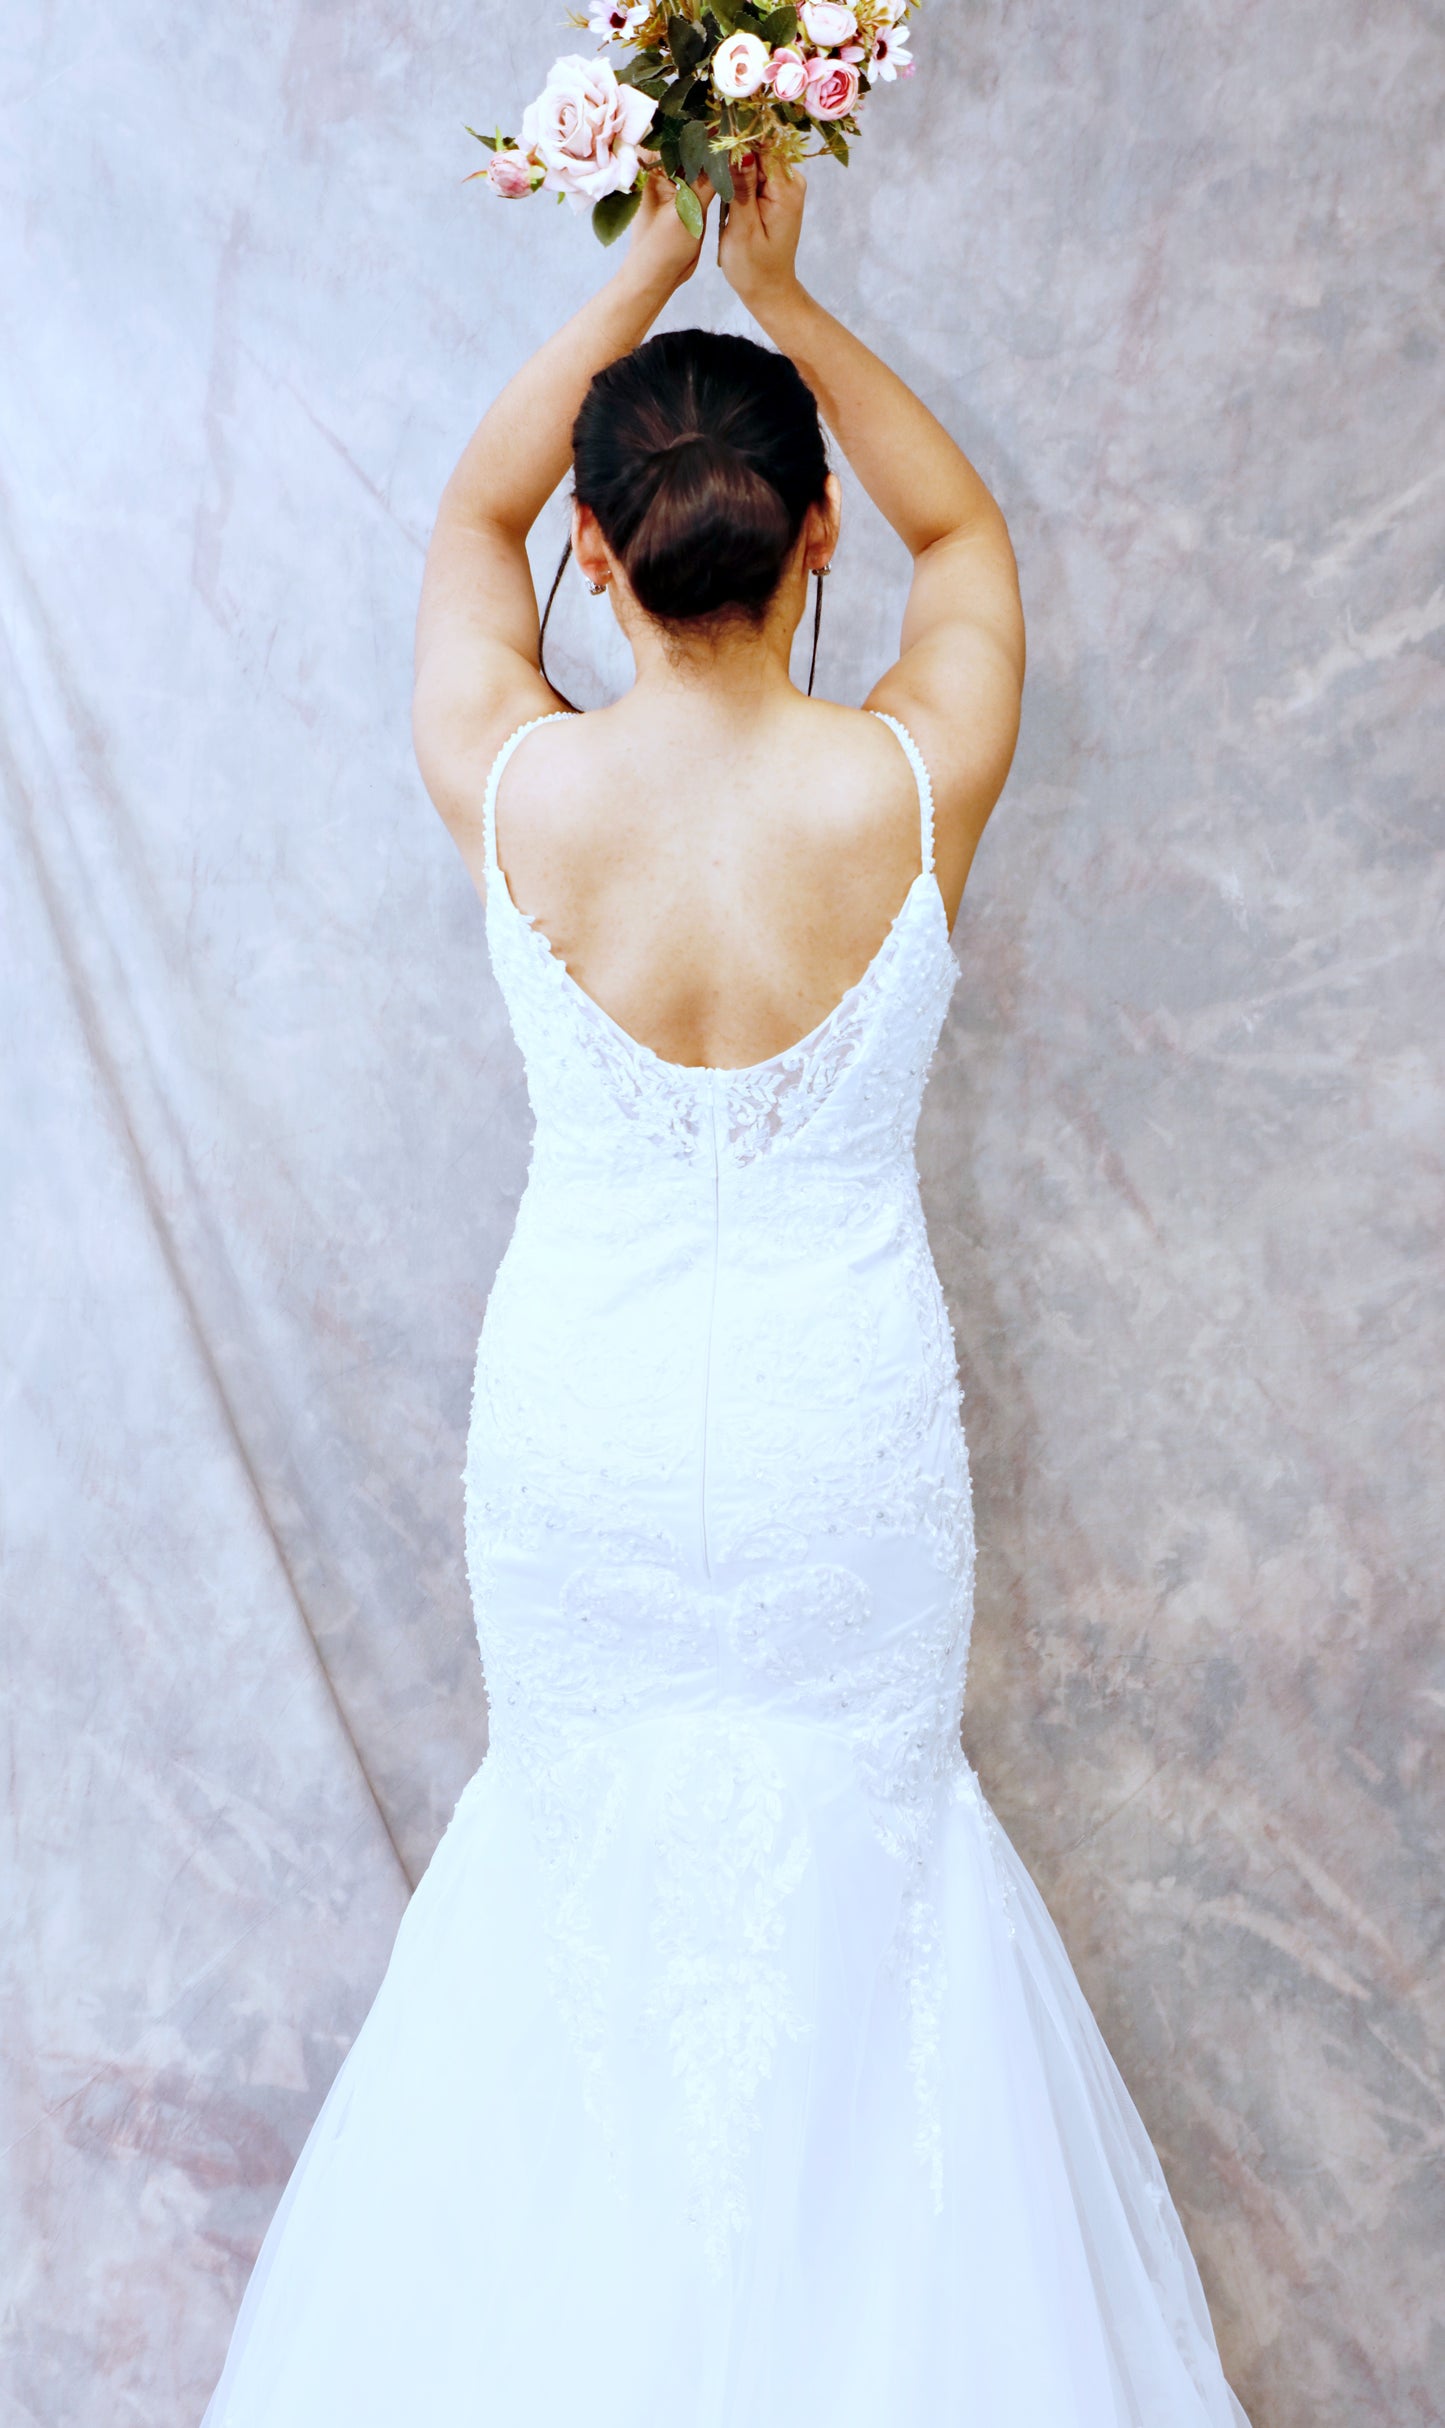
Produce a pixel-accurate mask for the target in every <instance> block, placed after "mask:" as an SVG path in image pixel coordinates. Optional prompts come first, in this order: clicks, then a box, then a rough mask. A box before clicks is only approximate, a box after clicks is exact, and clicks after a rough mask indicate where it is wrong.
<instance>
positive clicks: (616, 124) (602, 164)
mask: <svg viewBox="0 0 1445 2428" xmlns="http://www.w3.org/2000/svg"><path fill="white" fill-rule="evenodd" d="M656 109H657V104H656V102H655V101H649V100H648V98H647V95H646V94H645V93H639V92H638V91H637V89H636V87H635V86H633V85H630V84H619V83H618V81H617V78H616V76H615V75H614V74H613V72H612V69H611V68H610V67H609V66H608V64H607V62H606V60H605V59H584V58H582V57H580V56H579V55H578V54H577V53H576V52H571V53H569V54H568V55H567V56H566V57H565V58H562V59H554V60H553V62H552V66H551V68H550V70H549V71H548V76H547V81H546V84H545V85H544V86H543V88H542V91H541V92H540V93H539V94H538V96H537V99H536V100H535V101H529V102H528V104H527V106H526V108H525V109H524V110H523V112H522V149H523V150H524V151H525V152H529V153H530V154H531V155H532V157H533V159H534V160H535V161H536V162H537V163H538V165H539V167H540V168H542V169H543V170H544V172H545V174H544V176H543V178H542V183H543V185H544V186H545V187H546V189H547V191H548V192H549V193H552V194H565V195H566V196H567V198H568V200H569V202H570V203H571V205H572V208H573V209H574V210H575V211H585V210H586V209H588V207H589V206H590V205H591V204H592V203H594V202H600V201H601V199H602V197H603V195H604V194H625V193H626V192H627V191H628V189H629V187H631V186H633V185H635V184H636V182H637V171H638V166H639V163H638V157H637V147H638V144H639V143H640V142H641V140H642V138H643V136H644V135H645V134H646V133H647V130H648V128H649V127H650V126H651V124H652V121H653V117H654V115H655V113H656Z"/></svg>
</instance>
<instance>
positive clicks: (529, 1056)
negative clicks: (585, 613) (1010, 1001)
mask: <svg viewBox="0 0 1445 2428" xmlns="http://www.w3.org/2000/svg"><path fill="white" fill-rule="evenodd" d="M569 713H570V712H569V711H567V710H558V711H556V712H554V714H553V715H552V716H547V717H534V718H533V719H532V720H531V721H530V722H529V723H528V724H526V725H523V726H521V727H520V728H519V729H518V731H517V732H516V733H514V734H512V735H511V736H510V738H509V739H508V740H507V741H506V742H505V743H504V744H503V746H502V749H501V750H500V751H499V753H498V754H497V758H496V760H495V762H494V764H493V767H492V770H491V775H490V778H489V780H488V784H487V789H486V796H485V800H484V804H483V835H484V854H485V868H486V876H487V938H488V943H489V946H490V950H491V955H492V966H493V968H494V969H495V971H496V974H497V979H498V983H499V984H500V986H501V989H502V992H503V994H504V996H505V997H506V1001H507V1008H508V1011H509V1013H510V1016H511V1021H512V1026H513V1029H514V1031H515V1033H516V1037H517V1041H518V1043H519V1045H520V1046H521V1049H522V1053H523V1056H524V1058H525V1060H526V1064H527V1085H528V1090H529V1093H530V1095H531V1099H532V1108H533V1111H534V1113H535V1115H536V1121H537V1144H538V1150H539V1152H541V1153H543V1154H546V1155H551V1154H554V1153H557V1152H559V1151H563V1152H565V1151H567V1150H568V1149H570V1150H571V1151H573V1152H574V1153H575V1154H576V1155H577V1156H578V1158H579V1160H582V1161H585V1162H587V1163H590V1164H602V1163H605V1162H606V1161H607V1159H608V1158H609V1156H612V1157H620V1158H622V1159H623V1160H624V1161H628V1162H630V1161H632V1160H633V1159H635V1158H636V1157H637V1155H638V1154H639V1152H642V1153H646V1154H648V1155H650V1156H653V1157H657V1158H660V1159H663V1158H675V1159H676V1160H677V1161H678V1162H681V1163H684V1164H693V1165H697V1164H699V1163H702V1164H706V1165H708V1166H709V1167H710V1164H711V1158H712V1155H713V1153H714V1149H715V1148H716V1150H717V1151H718V1152H719V1153H720V1154H721V1155H722V1156H723V1157H724V1158H725V1159H726V1160H727V1161H728V1162H729V1163H730V1164H732V1165H734V1166H742V1165H745V1164H749V1163H754V1162H756V1161H758V1160H759V1159H760V1158H761V1157H763V1156H764V1155H766V1154H767V1153H769V1152H770V1151H771V1150H773V1149H775V1148H777V1147H779V1146H782V1145H787V1146H788V1147H789V1148H790V1149H792V1150H793V1151H794V1152H801V1153H803V1154H805V1155H807V1156H808V1157H810V1158H812V1159H814V1160H822V1159H831V1160H834V1161H836V1162H838V1163H839V1164H840V1165H846V1166H847V1167H848V1168H849V1169H861V1168H864V1167H866V1166H868V1165H869V1164H872V1165H874V1166H875V1167H876V1165H877V1164H878V1163H879V1162H882V1161H888V1160H896V1159H897V1158H898V1157H899V1156H900V1155H906V1154H908V1153H909V1152H910V1150H911V1145H912V1139H913V1133H914V1130H915V1128H916V1126H917V1121H918V1112H919V1106H920V1103H921V1099H922V1090H923V1081H924V1077H925V1074H926V1072H927V1068H928V1063H929V1059H930V1057H931V1055H932V1053H933V1049H934V1046H935V1044H936V1043H937V1039H938V1031H939V1028H940V1025H941V1023H942V1019H943V1014H944V1011H945V1010H946V1008H947V1004H948V999H949V996H950V994H951V992H952V989H953V986H954V983H955V980H956V978H957V967H956V964H955V962H954V959H953V955H952V953H951V951H950V949H949V942H948V920H947V915H946V913H945V911H944V907H943V900H942V896H941V895H940V893H939V890H938V882H937V878H936V876H935V875H934V863H933V795H932V789H931V787H930V785H929V781H928V773H927V770H926V768H925V766H924V763H923V759H922V755H921V753H920V752H919V749H918V746H917V744H916V743H915V741H914V739H913V737H912V735H911V734H910V733H909V732H908V731H907V729H906V727H904V726H903V725H902V724H900V723H899V721H898V719H897V718H896V717H891V716H887V715H884V713H883V712H882V711H881V710H875V711H874V712H873V713H874V714H875V715H877V716H879V717H880V719H881V721H882V722H883V723H884V724H885V725H887V726H889V727H890V728H891V730H892V731H893V732H894V733H895V734H896V735H897V737H898V739H899V741H900V743H901V744H902V746H903V749H904V751H905V753H906V754H907V757H908V760H909V763H910V765H911V766H912V768H913V772H914V776H915V778H916V781H917V785H918V792H919V810H920V823H921V840H922V853H921V856H922V862H923V865H922V867H921V869H920V870H919V873H918V875H917V877H916V878H915V879H914V881H913V884H912V885H911V886H910V888H909V890H908V893H907V895H906V896H905V898H904V901H903V903H902V905H901V907H900V909H899V911H898V914H897V917H896V918H895V919H894V921H893V923H892V925H891V927H890V928H889V930H888V933H887V935H886V936H885V937H884V939H883V942H882V944H881V945H880V946H879V948H878V951H877V952H876V953H875V955H874V957H873V959H872V961H871V962H870V963H869V965H868V967H867V969H866V970H865V971H864V973H863V975H862V977H861V978H860V979H858V981H857V982H856V984H855V985H853V986H850V987H849V988H848V990H847V992H846V994H845V995H844V996H843V997H842V999H841V1000H840V1001H839V1002H838V1003H837V1004H835V1006H834V1008H833V1010H832V1011H831V1012H829V1013H828V1015H827V1017H826V1018H825V1019H823V1020H821V1021H819V1023H818V1025H817V1027H816V1028H814V1029H811V1030H810V1031H809V1033H808V1035H807V1036H806V1037H803V1038H800V1039H799V1041H798V1043H797V1044H796V1045H792V1046H789V1047H787V1048H786V1050H785V1051H784V1052H783V1053H781V1054H774V1055H771V1056H769V1058H768V1059H767V1060H766V1061H763V1062H757V1063H750V1064H748V1065H747V1066H746V1067H744V1068H741V1069H735V1070H710V1069H707V1068H695V1067H691V1066H688V1065H685V1064H681V1063H675V1062H668V1061H666V1060H664V1058H663V1057H662V1056H661V1055H659V1054H656V1053H654V1052H653V1051H652V1049H651V1047H649V1046H646V1045H643V1044H641V1043H639V1041H638V1040H637V1039H636V1038H634V1037H632V1036H630V1035H629V1034H628V1032H627V1031H626V1030H625V1029H623V1028H621V1027H619V1025H618V1024H617V1022H616V1021H615V1020H613V1019H611V1018H610V1017H609V1015H608V1014H607V1013H606V1012H605V1011H603V1009H602V1008H601V1006H600V1005H599V1004H597V1003H596V1002H594V1001H593V999H592V997H591V996H590V995H588V994H586V993H585V992H584V990H583V989H582V988H581V987H580V986H579V985H578V984H577V982H576V981H575V979H573V977H572V976H571V974H570V972H569V971H568V970H567V968H566V967H565V965H564V963H563V962H562V961H561V960H559V959H558V957H557V955H556V954H555V953H554V952H553V950H552V948H551V945H550V944H549V942H548V940H547V938H546V937H545V936H544V935H543V934H542V933H541V932H540V930H539V929H538V928H537V927H536V926H535V925H534V924H533V922H532V921H531V920H529V919H528V918H526V917H524V916H523V914H522V912H521V911H519V910H518V908H517V906H516V903H515V902H514V900H513V898H512V893H511V889H510V886H509V885H508V883H507V879H506V877H505V875H504V874H503V872H502V870H501V868H500V866H499V864H498V860H497V847H496V799H497V786H498V784H499V782H500V780H501V777H502V774H503V771H504V769H505V768H506V766H507V764H508V761H509V760H510V758H511V756H512V753H513V752H514V751H515V750H516V748H517V746H518V744H519V743H520V742H521V741H522V740H523V739H524V738H525V736H526V735H527V734H529V733H532V732H534V731H535V730H536V728H537V727H538V726H539V725H547V724H552V723H554V722H555V721H556V719H557V718H558V717H561V716H566V715H568V714H569Z"/></svg>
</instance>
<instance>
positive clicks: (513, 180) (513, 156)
mask: <svg viewBox="0 0 1445 2428" xmlns="http://www.w3.org/2000/svg"><path fill="white" fill-rule="evenodd" d="M535 176H536V170H535V169H534V168H533V166H532V163H531V161H530V160H529V159H528V158H527V155H526V153H525V152H493V154H492V157H491V159H490V160H489V161H488V162H487V183H488V185H489V186H490V187H491V189H492V192H493V193H494V194H500V195H502V197H503V198H504V200H506V201H508V202H515V201H516V200H517V198H518V196H519V195H522V194H530V193H531V191H532V181H533V179H534V177H535Z"/></svg>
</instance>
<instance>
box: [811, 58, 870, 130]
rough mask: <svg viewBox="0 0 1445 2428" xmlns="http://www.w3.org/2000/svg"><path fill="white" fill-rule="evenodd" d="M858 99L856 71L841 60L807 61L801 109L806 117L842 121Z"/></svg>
mask: <svg viewBox="0 0 1445 2428" xmlns="http://www.w3.org/2000/svg"><path fill="white" fill-rule="evenodd" d="M857 99H858V70H857V69H856V67H853V66H851V65H849V64H848V63H846V62H845V61H843V60H841V59H810V60H809V61H808V90H807V93H806V94H805V96H804V100H803V107H804V109H805V110H806V111H807V113H808V116H809V117H810V118H846V117H847V115H848V112H849V111H850V110H851V109H852V108H853V106H854V104H855V102H856V101H857Z"/></svg>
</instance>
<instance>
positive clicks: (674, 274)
mask: <svg viewBox="0 0 1445 2428" xmlns="http://www.w3.org/2000/svg"><path fill="white" fill-rule="evenodd" d="M692 190H693V192H694V193H695V194H696V196H697V198H698V201H699V203H700V204H701V206H702V220H703V236H705V235H706V234H707V213H708V205H709V203H710V202H711V200H712V193H713V189H712V181H711V179H710V178H709V176H708V174H707V172H706V170H703V171H701V172H700V174H699V175H698V177H697V178H696V179H695V181H694V184H693V189H692ZM673 195H674V187H673V182H672V179H671V178H670V177H669V176H668V174H667V172H666V170H665V169H660V168H659V169H653V170H651V171H650V173H649V175H648V180H647V183H646V185H645V186H644V187H643V189H642V201H641V203H640V204H639V205H638V211H637V217H636V218H635V219H634V220H633V222H632V236H631V240H630V242H629V244H628V247H627V267H628V269H629V270H631V271H636V270H641V271H642V273H643V275H644V276H645V277H648V278H657V279H659V280H663V281H665V282H666V283H667V284H668V285H669V286H673V287H680V286H681V285H682V283H683V281H684V279H688V278H691V276H692V274H693V271H694V270H695V269H696V268H697V264H698V256H699V254H700V253H701V251H702V237H698V236H689V234H688V232H687V230H686V228H685V227H684V226H683V224H682V221H681V220H680V219H679V218H678V215H677V205H676V202H675V201H674V199H673Z"/></svg>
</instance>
